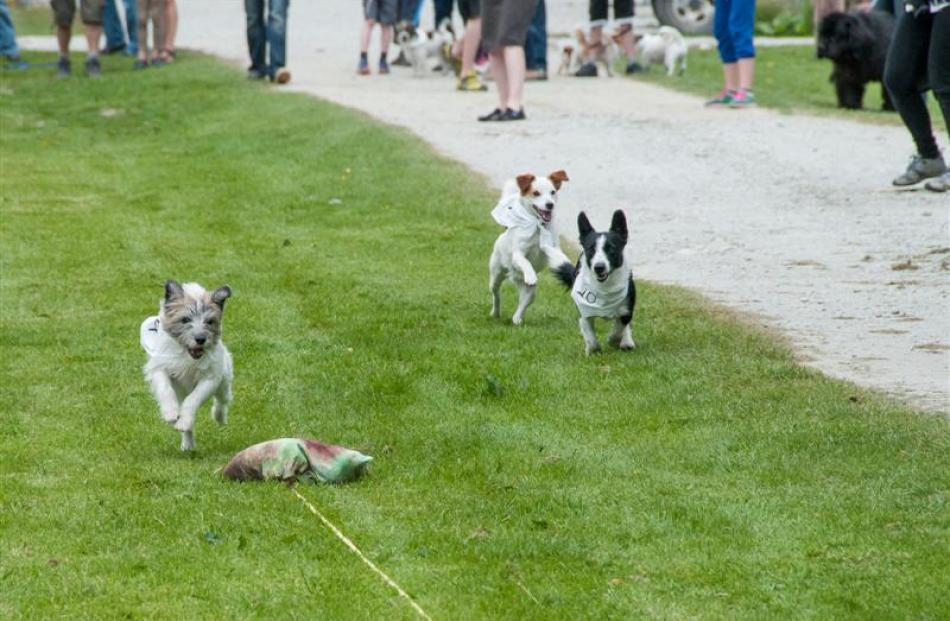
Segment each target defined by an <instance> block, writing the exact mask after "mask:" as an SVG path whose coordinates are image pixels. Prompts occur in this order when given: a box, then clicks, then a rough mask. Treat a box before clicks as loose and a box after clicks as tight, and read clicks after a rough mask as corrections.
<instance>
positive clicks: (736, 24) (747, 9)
mask: <svg viewBox="0 0 950 621" xmlns="http://www.w3.org/2000/svg"><path fill="white" fill-rule="evenodd" d="M754 29H755V0H717V1H716V14H715V17H714V18H713V33H714V34H715V35H716V40H717V41H718V42H719V58H720V59H722V62H723V64H726V65H728V64H732V63H734V62H736V61H737V60H740V59H743V58H755V46H754V45H753V43H752V32H753V30H754Z"/></svg>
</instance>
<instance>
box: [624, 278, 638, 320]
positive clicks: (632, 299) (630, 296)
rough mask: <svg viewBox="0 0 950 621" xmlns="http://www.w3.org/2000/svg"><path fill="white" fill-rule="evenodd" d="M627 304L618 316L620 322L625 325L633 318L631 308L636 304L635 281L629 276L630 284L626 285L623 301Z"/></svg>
mask: <svg viewBox="0 0 950 621" xmlns="http://www.w3.org/2000/svg"><path fill="white" fill-rule="evenodd" d="M624 303H625V304H626V306H627V312H626V314H624V315H621V316H620V322H621V323H622V324H624V325H627V324H628V323H630V322H631V321H632V320H633V309H634V307H636V305H637V283H636V281H634V280H633V276H631V277H630V285H629V286H628V287H627V299H626V300H625V301H624Z"/></svg>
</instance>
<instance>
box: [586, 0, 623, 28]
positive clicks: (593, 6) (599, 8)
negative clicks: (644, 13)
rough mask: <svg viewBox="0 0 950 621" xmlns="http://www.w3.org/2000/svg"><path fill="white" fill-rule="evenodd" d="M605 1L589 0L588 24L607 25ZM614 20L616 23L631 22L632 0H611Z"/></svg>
mask: <svg viewBox="0 0 950 621" xmlns="http://www.w3.org/2000/svg"><path fill="white" fill-rule="evenodd" d="M607 1H608V0H590V25H591V26H606V25H607ZM613 3H614V22H616V23H617V24H618V25H621V24H630V23H632V22H633V0H613Z"/></svg>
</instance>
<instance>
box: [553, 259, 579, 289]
mask: <svg viewBox="0 0 950 621" xmlns="http://www.w3.org/2000/svg"><path fill="white" fill-rule="evenodd" d="M551 271H552V272H554V276H555V277H556V278H557V279H558V280H560V281H561V284H562V285H564V286H565V287H566V288H568V289H570V288H571V287H573V286H574V280H575V279H576V278H577V266H576V265H573V264H571V263H568V262H567V261H565V262H564V263H561V264H560V265H555V266H553V267H552V268H551Z"/></svg>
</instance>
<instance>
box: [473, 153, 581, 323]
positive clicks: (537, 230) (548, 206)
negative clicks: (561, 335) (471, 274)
mask: <svg viewBox="0 0 950 621" xmlns="http://www.w3.org/2000/svg"><path fill="white" fill-rule="evenodd" d="M567 180H568V178H567V173H566V172H564V171H563V170H558V171H555V172H553V173H551V174H550V175H548V176H546V177H539V176H535V175H532V174H524V175H519V176H518V177H516V178H514V179H511V180H509V181H508V182H506V183H505V186H504V188H503V189H502V191H501V199H500V200H499V201H498V204H497V205H496V206H495V208H494V209H493V210H492V212H491V213H492V217H493V218H494V219H495V221H496V222H497V223H498V224H500V225H502V226H504V227H505V232H504V233H502V234H501V235H499V236H498V239H497V240H495V246H494V249H493V250H492V254H491V259H490V260H489V262H488V287H489V289H490V290H491V294H492V309H491V316H492V317H498V316H499V315H500V314H501V283H502V282H504V280H505V279H506V278H507V279H508V280H510V281H511V282H512V283H513V284H514V285H515V286H516V287H517V288H518V308H517V310H515V314H514V315H513V316H512V318H511V322H512V323H513V324H515V325H521V323H522V322H523V321H524V313H525V310H527V308H528V306H529V305H530V304H531V302H533V301H534V295H535V289H536V288H537V284H538V272H540V271H541V270H543V269H544V268H545V267H548V266H549V265H560V264H561V263H563V262H564V261H567V257H566V255H565V254H564V253H563V252H561V249H560V248H559V247H558V243H557V233H556V232H555V229H554V208H555V207H556V206H557V198H558V192H559V190H560V189H561V185H562V184H563V183H564V182H565V181H567Z"/></svg>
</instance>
